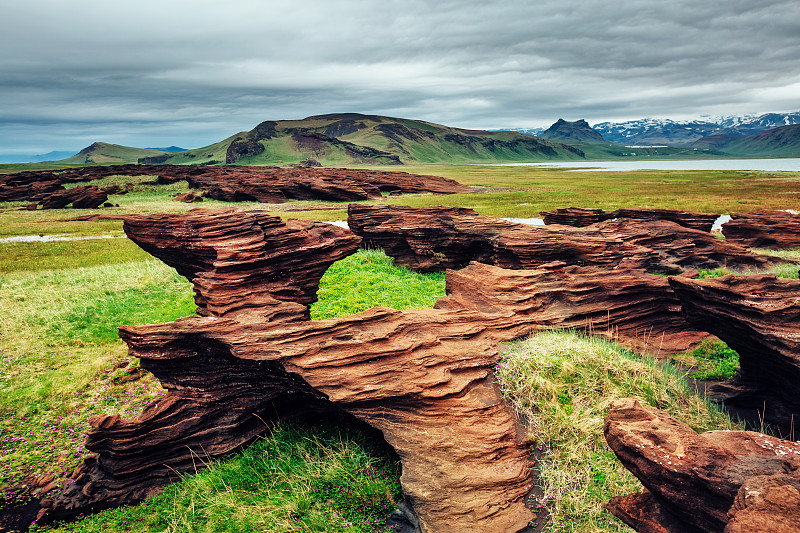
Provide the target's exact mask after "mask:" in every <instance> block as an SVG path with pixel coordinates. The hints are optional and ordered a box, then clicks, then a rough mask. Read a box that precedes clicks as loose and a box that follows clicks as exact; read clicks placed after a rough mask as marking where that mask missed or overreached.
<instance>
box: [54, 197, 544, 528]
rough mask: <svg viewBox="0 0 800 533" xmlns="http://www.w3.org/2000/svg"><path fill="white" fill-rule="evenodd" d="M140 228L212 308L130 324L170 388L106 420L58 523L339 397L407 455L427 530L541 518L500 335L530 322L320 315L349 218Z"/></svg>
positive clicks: (222, 215) (155, 220)
mask: <svg viewBox="0 0 800 533" xmlns="http://www.w3.org/2000/svg"><path fill="white" fill-rule="evenodd" d="M125 229H126V232H127V233H128V235H129V237H131V238H132V239H133V240H135V241H136V242H138V243H140V245H141V246H143V247H144V248H145V249H147V250H148V251H151V253H154V254H156V255H157V256H158V257H160V258H161V259H163V260H164V261H166V262H167V263H168V264H170V265H172V266H174V267H175V268H176V269H178V271H179V272H181V273H182V274H183V275H185V276H187V277H188V278H189V279H191V280H192V281H193V283H194V284H195V291H196V294H197V301H198V304H199V305H200V307H201V309H200V311H201V314H203V315H204V316H197V317H189V318H183V319H179V320H176V321H174V322H172V323H169V324H161V325H152V326H140V327H125V328H122V329H121V330H120V335H121V337H122V338H123V339H124V340H125V341H126V342H127V343H128V345H129V348H130V351H131V353H132V354H133V355H135V356H137V357H140V358H141V364H142V367H143V368H146V369H148V370H150V371H151V372H153V373H154V374H155V375H156V376H157V377H158V378H159V379H160V380H161V381H162V383H163V384H164V386H165V387H166V388H167V390H168V393H167V394H166V396H164V397H163V398H161V399H160V400H158V401H157V402H156V403H155V404H154V405H151V406H150V407H148V408H147V409H145V411H144V412H143V413H142V414H141V415H140V416H138V417H136V418H135V419H132V420H123V419H121V418H120V417H119V416H110V417H97V418H95V419H93V420H92V424H93V428H94V429H93V430H92V431H91V433H90V436H89V438H88V440H87V447H88V448H89V449H90V450H91V451H92V452H93V454H94V455H93V456H91V457H90V458H88V459H87V460H86V461H85V462H84V463H83V464H82V465H81V466H80V467H79V468H78V469H77V470H76V472H75V473H74V474H73V480H74V483H73V484H71V485H70V486H69V487H67V488H66V489H65V490H64V491H63V492H62V493H61V494H59V495H58V496H56V497H55V498H53V499H52V500H51V501H47V502H43V503H46V504H47V507H45V508H44V511H43V513H42V515H43V518H44V519H45V520H49V519H55V518H59V517H65V516H70V515H74V514H76V513H78V512H81V511H86V510H93V509H98V508H102V507H104V506H110V505H119V504H123V503H132V502H135V501H138V500H140V499H141V498H143V497H145V496H146V495H148V494H150V493H152V492H153V491H154V490H157V488H158V487H160V486H163V484H165V483H166V482H168V481H169V480H174V479H175V472H184V471H191V470H193V469H194V468H195V466H196V464H197V462H198V460H197V457H198V455H199V456H201V457H203V458H204V459H205V458H206V457H207V456H208V457H216V456H219V455H220V454H224V453H227V452H229V451H231V450H233V449H235V448H237V447H238V446H240V445H242V444H245V443H247V442H249V441H250V440H252V439H253V438H254V437H255V436H256V435H258V434H259V433H261V432H263V431H264V430H265V425H264V420H267V421H268V420H270V419H274V414H275V413H278V415H279V416H287V415H292V414H294V413H297V412H302V411H307V410H327V411H329V412H330V411H332V410H333V411H335V410H337V409H338V410H344V411H346V412H347V413H350V414H352V415H353V416H355V417H357V418H358V419H360V420H362V421H364V422H366V423H367V424H369V425H371V426H373V427H375V428H377V429H379V430H380V431H381V432H382V433H383V435H384V436H385V438H386V440H387V442H388V443H389V444H390V445H391V446H392V447H393V448H394V449H395V451H396V452H397V453H398V455H399V456H400V458H401V460H402V462H403V474H402V480H401V481H402V484H403V490H404V493H405V495H406V498H407V500H408V501H410V502H411V503H412V505H413V508H414V510H415V511H416V512H417V514H418V516H419V519H420V524H421V527H422V530H423V531H425V532H433V531H435V532H449V531H454V532H455V531H458V532H461V531H468V530H472V531H519V530H522V529H523V528H524V527H525V526H526V525H527V523H528V521H529V520H530V519H531V518H532V516H533V515H532V513H531V512H530V510H529V509H527V507H526V506H525V504H524V497H525V495H526V494H527V492H528V491H529V489H530V484H531V473H530V465H529V464H528V458H527V455H528V454H527V451H526V450H525V448H524V447H523V446H520V444H519V442H518V440H517V439H518V436H517V423H516V419H515V417H514V415H513V414H512V413H511V412H510V411H509V410H508V408H507V406H506V404H505V402H504V401H503V400H502V398H501V396H500V393H499V390H498V387H497V385H496V383H495V382H494V379H493V374H492V366H493V365H494V364H495V363H496V362H497V361H498V359H499V354H498V344H499V342H501V341H503V340H508V339H511V338H516V337H519V336H521V335H524V334H525V333H527V331H528V330H529V329H530V328H529V327H528V326H526V325H525V323H524V320H514V319H513V317H509V315H508V314H507V313H504V314H483V313H478V312H474V311H469V310H463V309H462V310H454V311H453V310H434V309H428V310H422V311H408V312H401V311H395V310H391V309H385V308H375V309H372V310H370V311H366V312H364V313H360V314H358V315H355V316H352V317H346V318H340V319H331V320H324V321H309V320H307V319H306V316H307V307H306V304H307V303H309V302H310V301H312V300H313V292H314V290H315V289H316V283H317V282H318V280H319V276H320V275H321V273H322V271H324V267H326V266H327V265H323V263H328V264H329V263H330V262H332V261H333V260H334V259H336V258H338V257H341V256H343V255H346V254H347V253H349V252H352V251H353V250H354V249H355V247H356V246H357V243H358V238H357V237H355V236H354V235H352V234H351V233H350V232H349V231H347V230H343V229H341V228H338V227H336V226H331V225H324V224H321V223H313V222H298V221H290V222H286V223H283V222H281V221H280V219H278V218H276V217H269V216H267V215H265V214H263V213H258V212H250V213H240V212H236V211H233V210H227V211H222V212H216V213H213V212H212V213H209V212H208V211H202V210H194V211H190V212H189V213H187V214H185V215H157V216H152V217H131V218H129V219H127V220H126V223H125Z"/></svg>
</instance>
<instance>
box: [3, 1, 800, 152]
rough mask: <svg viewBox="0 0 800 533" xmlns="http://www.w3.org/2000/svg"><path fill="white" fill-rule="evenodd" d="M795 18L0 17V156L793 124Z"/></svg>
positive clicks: (480, 5)
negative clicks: (383, 135) (752, 119)
mask: <svg viewBox="0 0 800 533" xmlns="http://www.w3.org/2000/svg"><path fill="white" fill-rule="evenodd" d="M799 23H800V4H797V3H796V2H794V1H774V2H754V1H749V2H744V1H738V0H733V1H719V0H716V1H711V2H701V3H698V2H695V1H694V0H692V1H685V0H681V1H673V2H652V1H643V0H634V1H628V2H624V3H615V2H608V1H605V2H599V1H595V0H588V1H586V0H560V1H543V2H536V3H529V2H511V1H505V2H487V1H480V2H478V1H476V2H469V1H459V2H455V1H453V2H434V1H402V2H400V1H382V2H370V1H355V0H353V1H337V2H334V1H330V0H328V1H306V2H302V3H298V2H296V1H291V2H290V1H282V0H281V1H269V2H264V1H245V0H232V1H228V2H217V1H213V2H212V1H207V0H191V1H190V0H171V1H164V0H161V1H158V2H156V1H152V0H146V1H137V2H105V1H104V2H100V1H89V0H80V1H74V2H61V1H58V0H51V1H44V0H32V1H29V2H26V3H24V4H22V3H17V4H15V5H14V6H13V7H5V8H4V13H3V32H0V50H2V52H1V53H0V72H2V76H0V115H1V116H2V124H0V151H16V150H19V149H26V150H31V151H34V150H45V151H47V150H49V149H54V148H65V147H72V148H80V147H82V146H85V145H86V144H88V143H90V142H92V141H94V140H105V141H109V142H118V143H121V144H131V145H139V146H141V145H144V144H147V145H163V144H182V145H189V146H198V145H202V144H207V143H210V142H214V141H217V140H219V139H221V138H222V137H223V136H226V135H229V134H232V133H234V132H236V131H239V130H243V129H249V128H251V127H252V126H253V125H255V124H256V123H258V122H260V121H262V120H267V119H281V118H302V117H304V116H307V115H311V114H319V113H327V112H335V111H357V112H364V113H378V114H387V115H394V116H409V117H414V118H422V119H426V120H430V121H434V122H440V123H446V124H451V125H457V126H462V127H476V128H479V127H484V128H492V127H502V126H535V125H548V124H550V123H551V122H553V121H555V119H557V118H559V117H564V118H567V119H576V118H586V119H588V120H589V121H590V122H594V121H601V120H623V119H632V118H641V117H644V116H665V117H673V118H680V117H688V116H697V115H701V114H706V113H708V114H734V113H746V112H767V111H791V110H797V109H799V108H800V105H799V104H798V98H797V95H798V94H800V67H799V66H798V63H797V59H796V58H797V57H800V36H799V35H798V32H797V27H798V24H799Z"/></svg>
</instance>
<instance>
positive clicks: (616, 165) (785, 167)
mask: <svg viewBox="0 0 800 533" xmlns="http://www.w3.org/2000/svg"><path fill="white" fill-rule="evenodd" d="M501 166H525V167H528V166H531V167H546V168H572V169H575V170H576V171H583V172H589V171H592V170H602V171H612V172H625V171H634V170H764V171H768V172H777V171H787V172H800V158H785V159H683V160H678V159H675V160H662V161H651V160H649V159H648V160H645V161H580V162H575V161H558V162H552V163H503V164H502V165H501Z"/></svg>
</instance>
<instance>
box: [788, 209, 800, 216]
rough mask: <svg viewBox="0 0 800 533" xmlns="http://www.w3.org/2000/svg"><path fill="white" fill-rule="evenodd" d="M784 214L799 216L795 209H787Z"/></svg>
mask: <svg viewBox="0 0 800 533" xmlns="http://www.w3.org/2000/svg"><path fill="white" fill-rule="evenodd" d="M786 212H787V213H789V214H792V215H800V211H798V210H796V209H787V210H786Z"/></svg>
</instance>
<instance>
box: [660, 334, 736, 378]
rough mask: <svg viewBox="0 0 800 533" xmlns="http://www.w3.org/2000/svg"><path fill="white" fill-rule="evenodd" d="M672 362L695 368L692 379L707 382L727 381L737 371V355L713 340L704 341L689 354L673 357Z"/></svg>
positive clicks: (724, 345) (726, 346) (722, 343)
mask: <svg viewBox="0 0 800 533" xmlns="http://www.w3.org/2000/svg"><path fill="white" fill-rule="evenodd" d="M672 360H673V361H675V362H676V363H678V364H681V365H683V366H690V367H695V368H697V370H696V371H695V372H694V373H692V377H693V378H694V379H702V380H707V381H727V380H729V379H731V378H732V377H733V376H734V375H735V374H736V372H737V371H738V370H739V354H738V353H736V351H735V350H733V349H731V348H729V347H728V345H727V344H725V343H724V342H722V341H720V340H714V339H704V340H703V341H702V342H701V343H700V345H699V346H698V347H697V348H696V349H695V350H694V351H692V352H691V353H687V354H678V355H675V356H673V357H672Z"/></svg>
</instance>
